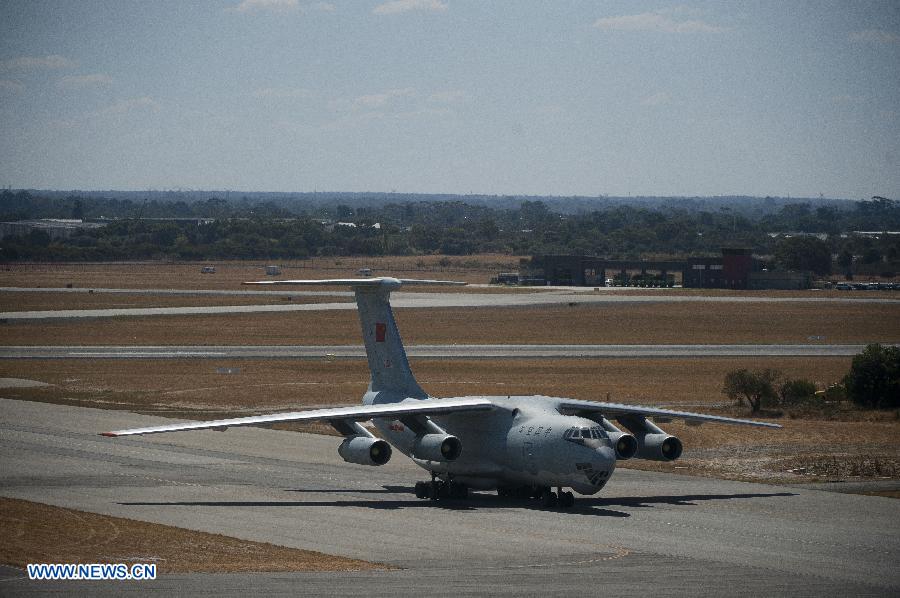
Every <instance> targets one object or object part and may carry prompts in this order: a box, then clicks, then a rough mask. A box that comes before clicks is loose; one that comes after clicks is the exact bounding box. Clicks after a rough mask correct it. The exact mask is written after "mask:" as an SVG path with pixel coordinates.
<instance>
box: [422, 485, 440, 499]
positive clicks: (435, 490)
mask: <svg viewBox="0 0 900 598" xmlns="http://www.w3.org/2000/svg"><path fill="white" fill-rule="evenodd" d="M443 490H444V484H443V483H442V482H440V481H434V482H431V483H430V484H428V495H427V496H426V497H425V498H428V499H430V500H437V499H439V498H441V497H442V495H443V494H444V492H443Z"/></svg>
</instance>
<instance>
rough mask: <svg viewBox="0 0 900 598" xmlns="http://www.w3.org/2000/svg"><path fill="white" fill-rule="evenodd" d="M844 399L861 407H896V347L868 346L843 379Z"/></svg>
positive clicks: (899, 365)
mask: <svg viewBox="0 0 900 598" xmlns="http://www.w3.org/2000/svg"><path fill="white" fill-rule="evenodd" d="M844 388H845V389H846V392H847V398H848V399H850V400H851V401H853V402H854V403H856V404H857V405H862V406H865V407H874V408H881V409H893V408H896V407H900V347H893V346H887V347H884V346H882V345H879V344H874V345H869V346H868V347H866V348H865V350H864V351H863V352H862V353H860V354H859V355H857V356H856V357H854V358H853V364H852V365H851V366H850V372H849V373H848V374H847V375H846V376H844Z"/></svg>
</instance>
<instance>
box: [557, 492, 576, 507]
mask: <svg viewBox="0 0 900 598" xmlns="http://www.w3.org/2000/svg"><path fill="white" fill-rule="evenodd" d="M559 506H560V507H561V508H563V509H571V508H572V507H574V506H575V495H574V494H572V493H571V492H560V493H559Z"/></svg>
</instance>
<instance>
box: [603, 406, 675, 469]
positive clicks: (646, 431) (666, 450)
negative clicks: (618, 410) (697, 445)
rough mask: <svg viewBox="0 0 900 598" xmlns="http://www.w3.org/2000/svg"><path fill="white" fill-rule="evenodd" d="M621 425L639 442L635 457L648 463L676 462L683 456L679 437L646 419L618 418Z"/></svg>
mask: <svg viewBox="0 0 900 598" xmlns="http://www.w3.org/2000/svg"><path fill="white" fill-rule="evenodd" d="M617 419H618V421H619V423H620V424H622V425H623V426H625V427H626V428H628V431H629V432H631V433H632V434H634V438H635V439H636V440H637V452H636V453H635V455H634V456H636V457H637V458H638V459H647V460H648V461H674V460H675V459H677V458H678V457H680V456H681V451H682V450H683V449H684V447H683V445H682V444H681V441H680V440H678V438H677V437H675V436H672V435H671V434H668V433H666V432H665V431H664V430H662V429H660V428H659V427H658V426H656V425H654V424H653V423H652V422H649V421H647V419H646V418H644V417H640V416H630V417H629V416H626V417H619V418H617Z"/></svg>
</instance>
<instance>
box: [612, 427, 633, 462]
mask: <svg viewBox="0 0 900 598" xmlns="http://www.w3.org/2000/svg"><path fill="white" fill-rule="evenodd" d="M608 434H609V440H610V441H611V442H612V446H613V450H615V451H616V459H621V460H623V461H624V460H625V459H631V458H632V457H634V455H635V454H636V453H637V452H638V441H637V438H635V437H634V436H632V435H631V434H629V433H628V432H608Z"/></svg>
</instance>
